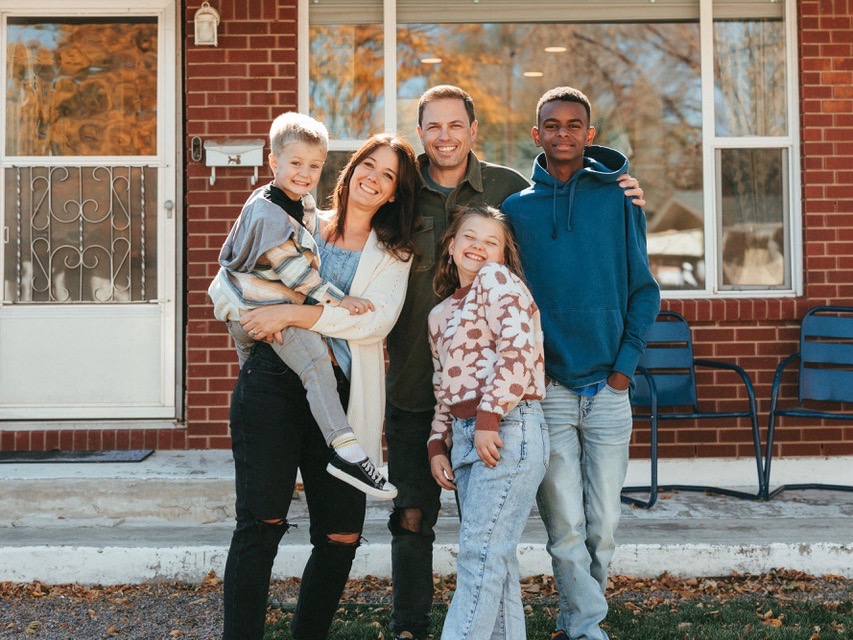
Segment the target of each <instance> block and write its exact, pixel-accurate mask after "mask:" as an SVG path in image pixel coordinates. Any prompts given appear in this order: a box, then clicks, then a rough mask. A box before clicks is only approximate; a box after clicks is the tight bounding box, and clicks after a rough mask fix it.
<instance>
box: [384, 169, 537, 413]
mask: <svg viewBox="0 0 853 640" xmlns="http://www.w3.org/2000/svg"><path fill="white" fill-rule="evenodd" d="M418 165H419V167H420V169H421V173H422V174H423V172H425V171H427V167H428V165H429V158H428V157H427V155H426V154H422V155H421V156H420V157H419V158H418ZM528 186H529V183H528V181H527V180H526V179H525V178H524V176H522V175H521V174H520V173H518V172H517V171H515V170H514V169H510V168H508V167H503V166H501V165H497V164H491V163H489V162H483V161H482V160H480V159H478V158H477V156H476V155H474V153H473V152H469V153H468V171H467V173H466V175H465V178H464V179H463V180H462V182H461V183H460V184H459V185H458V186H457V187H456V188H455V189H454V190H453V191H452V192H451V193H450V195H448V196H446V195H445V194H443V193H441V192H440V191H437V190H436V189H433V188H431V187H430V186H428V185H427V183H426V181H424V179H423V177H421V180H420V184H419V187H418V196H417V204H418V208H419V210H420V213H421V215H422V216H423V220H424V225H423V228H422V229H421V230H420V231H419V232H418V233H417V234H416V236H415V244H416V245H417V247H418V250H419V251H420V255H419V256H418V257H417V258H416V259H415V263H414V265H412V271H411V273H410V275H409V288H408V290H407V291H406V301H405V302H404V303H403V310H402V311H401V312H400V318H399V319H398V320H397V324H395V325H394V328H393V329H392V330H391V333H390V334H389V336H388V354H389V356H390V360H391V363H390V366H389V368H388V376H387V397H388V401H389V402H390V403H391V404H392V405H394V406H395V407H397V408H399V409H403V410H405V411H432V410H433V409H434V408H435V396H434V395H433V391H432V374H433V364H432V356H431V355H430V352H429V341H428V338H427V317H428V316H429V312H430V311H431V310H432V308H433V307H434V306H435V305H436V304H438V302H439V300H438V298H437V297H436V295H435V293H433V290H432V278H433V276H434V275H435V264H436V260H437V258H438V255H439V251H440V248H439V246H438V242H439V240H440V239H441V236H442V234H444V232H445V230H446V229H447V226H448V223H449V218H450V211H451V210H452V209H453V208H454V207H455V206H457V205H478V204H487V205H490V206H493V207H499V206H500V205H501V203H502V202H503V201H504V200H505V199H506V198H507V197H508V196H510V195H512V194H513V193H517V192H519V191H521V190H522V189H525V188H527V187H528Z"/></svg>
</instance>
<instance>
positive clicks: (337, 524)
mask: <svg viewBox="0 0 853 640" xmlns="http://www.w3.org/2000/svg"><path fill="white" fill-rule="evenodd" d="M535 123H536V124H535V126H534V127H533V129H532V136H533V141H534V143H535V144H536V146H537V147H541V149H542V153H540V154H539V156H538V157H537V158H536V160H535V161H534V165H533V176H532V184H530V183H529V182H528V181H527V180H526V179H525V178H524V177H523V176H522V175H521V174H519V173H518V172H516V171H514V170H512V169H509V168H507V167H503V166H500V165H496V164H492V163H488V162H485V161H483V160H481V159H479V158H478V157H477V156H476V155H475V154H474V152H473V151H472V146H473V143H474V140H475V139H476V136H477V126H478V123H477V119H476V117H475V112H474V103H473V100H472V99H471V97H470V96H469V95H468V94H467V93H466V92H465V91H463V90H462V89H460V88H458V87H454V86H450V85H440V86H436V87H433V88H431V89H430V90H428V91H427V92H426V93H424V94H423V96H421V99H420V102H419V105H418V128H417V134H418V137H419V138H420V141H421V143H422V146H423V149H424V153H423V154H422V155H421V156H420V157H418V158H415V154H414V151H413V149H412V147H411V145H410V144H409V143H408V142H407V141H406V140H405V139H404V138H402V137H400V136H398V135H394V134H378V135H375V136H373V137H371V138H370V139H369V140H368V141H367V142H365V143H364V144H363V145H362V146H361V148H360V149H359V150H357V151H356V152H355V153H354V154H353V155H352V157H351V158H350V160H349V163H348V164H347V166H346V167H345V169H344V170H343V171H342V172H341V174H340V176H339V178H338V180H337V183H336V186H335V189H334V193H333V196H332V198H331V207H330V210H329V211H323V212H318V211H317V208H316V205H315V203H314V200H313V199H312V197H311V194H310V192H311V191H313V190H314V188H315V187H316V186H317V184H318V182H319V179H320V173H321V170H322V166H323V163H324V161H325V158H326V153H327V149H328V133H327V132H326V129H325V127H324V126H323V125H322V124H321V123H319V122H317V121H316V120H314V119H312V118H309V117H307V116H304V115H300V114H295V113H288V114H284V115H282V116H280V117H279V118H277V119H276V120H275V121H274V122H273V124H272V128H271V131H270V150H271V151H270V156H269V164H270V168H271V170H272V173H273V180H272V182H271V183H270V184H268V185H266V186H264V187H261V188H259V189H257V190H256V191H255V192H254V193H252V194H251V196H250V197H249V199H248V200H247V202H246V204H245V205H244V207H243V210H242V211H241V213H240V216H239V217H238V219H237V221H236V222H235V224H234V227H233V228H232V230H231V232H230V233H229V235H228V238H227V239H226V241H225V244H224V246H223V248H222V251H221V253H220V257H219V264H220V270H219V273H218V274H217V276H216V278H215V279H214V281H213V282H212V284H211V286H210V289H209V293H210V296H211V299H212V300H213V304H214V313H215V315H216V317H217V318H218V319H220V320H223V321H225V322H226V323H227V326H228V331H229V333H230V334H231V336H232V338H233V341H234V344H235V347H236V349H237V354H238V360H239V362H240V373H239V377H238V380H237V383H236V385H235V388H234V392H233V395H232V402H231V417H230V427H231V435H232V448H233V454H234V462H235V468H236V495H237V499H236V512H237V524H236V527H235V530H234V533H233V536H232V541H231V547H230V550H229V554H228V560H227V564H226V569H225V583H224V587H225V593H224V617H225V631H224V638H225V639H226V640H236V639H245V640H249V639H251V640H260V639H261V638H262V637H263V627H264V619H265V612H266V605H267V598H268V590H269V582H270V576H271V571H272V564H273V560H274V559H275V556H276V553H277V550H278V545H279V542H280V540H281V538H282V536H283V535H284V534H285V533H286V531H287V529H288V527H289V526H290V524H289V523H288V521H287V514H288V510H289V506H290V501H291V499H292V496H293V486H294V483H295V481H296V474H297V471H299V473H300V474H301V479H302V483H303V485H304V488H305V499H306V502H307V506H308V513H309V521H310V523H309V526H310V538H311V544H312V552H311V555H310V558H309V560H308V562H307V564H306V566H305V569H304V571H303V575H302V581H301V585H300V592H299V597H298V601H297V605H296V610H295V612H294V616H293V620H292V633H293V637H294V638H296V639H300V640H308V639H310V640H318V639H323V638H326V637H327V636H328V632H329V628H330V626H331V622H332V619H333V617H334V614H335V611H336V610H337V608H338V603H339V601H340V597H341V595H342V593H343V589H344V587H345V585H346V581H347V578H348V576H349V572H350V568H351V566H352V562H353V558H354V557H355V553H356V550H357V548H358V545H359V541H360V539H361V533H362V529H363V526H364V518H365V510H366V495H371V496H374V497H377V498H385V499H393V511H392V513H391V516H390V519H389V523H388V526H389V529H390V531H391V534H392V557H391V561H392V582H393V610H392V617H391V626H392V635H393V637H394V638H395V639H397V640H406V639H416V640H417V639H420V640H424V639H425V638H426V637H427V634H428V630H429V613H430V611H431V608H432V596H433V580H432V577H433V573H432V546H433V542H434V540H435V534H434V530H433V528H434V526H435V524H436V521H437V518H438V513H439V508H440V497H441V490H442V489H445V490H455V491H457V492H458V494H457V495H458V503H459V507H460V519H461V525H460V533H459V555H458V567H457V590H456V592H455V594H454V597H453V600H452V602H451V605H450V608H449V610H448V613H447V616H446V618H445V622H444V628H443V631H442V634H441V637H442V638H443V639H444V640H455V639H457V638H458V639H477V638H484V639H488V638H507V639H508V640H523V638H525V637H526V633H525V624H524V611H523V608H522V602H521V592H520V585H519V576H518V563H517V559H516V547H517V545H518V542H519V540H520V537H521V533H522V530H523V528H524V524H525V522H526V521H527V518H528V517H529V515H530V512H531V509H532V508H533V506H534V504H536V505H538V508H539V512H540V514H541V515H542V518H543V521H544V523H545V525H546V530H547V533H548V542H547V548H548V551H549V553H550V555H551V557H552V561H553V571H554V577H555V580H556V583H557V586H558V588H559V593H560V600H559V602H560V612H559V616H558V618H557V624H556V628H557V630H556V631H555V632H554V634H552V638H555V639H558V640H562V639H569V638H571V639H573V640H575V639H576V640H580V639H584V640H606V638H607V634H606V632H605V631H604V630H603V629H602V628H601V626H600V623H601V622H602V620H603V619H604V617H605V615H606V613H607V603H606V598H605V586H606V582H607V568H608V564H609V562H610V559H611V557H612V554H613V550H614V548H615V542H614V532H615V530H616V527H617V525H618V520H619V513H620V500H619V493H620V490H621V487H622V483H623V482H624V478H625V473H626V469H627V463H628V441H629V438H630V433H631V409H630V402H629V398H628V390H629V385H630V382H631V378H632V376H633V373H634V369H635V367H636V364H637V361H638V359H639V357H640V355H641V354H642V351H643V348H644V345H645V343H644V339H643V336H644V334H645V331H646V329H647V328H648V326H650V325H651V324H652V323H653V321H654V319H655V317H656V315H657V312H658V308H659V304H660V296H659V290H658V287H657V285H656V283H655V281H654V279H653V278H652V275H651V272H650V270H649V266H648V258H647V255H646V240H645V217H644V214H643V212H642V209H641V208H640V206H642V205H643V204H645V201H644V200H643V199H642V196H643V193H642V190H641V189H640V188H639V185H638V184H637V181H636V180H634V179H633V178H631V177H630V176H629V175H628V174H627V168H628V162H627V159H626V158H625V157H624V156H623V155H622V154H620V153H619V152H617V151H615V150H613V149H608V148H605V147H600V146H596V145H593V144H592V140H593V137H594V135H595V128H594V127H593V126H592V124H591V106H590V103H589V100H588V99H587V98H586V96H585V95H584V94H583V93H581V92H580V91H578V90H576V89H573V88H570V87H557V88H555V89H552V90H551V91H548V92H547V93H545V94H544V95H543V96H542V98H541V99H540V100H539V103H538V105H537V107H536V121H535ZM632 198H633V200H632ZM386 346H387V352H388V356H389V363H388V366H387V370H386V366H385V361H384V349H385V347H386ZM386 384H387V387H386ZM386 396H387V397H386ZM344 407H346V411H344ZM383 407H384V408H385V412H384V416H383V415H382V408H383ZM383 418H384V420H383ZM383 424H384V436H385V440H386V444H387V453H388V478H387V479H386V478H385V477H384V476H383V475H382V473H381V471H380V469H379V464H378V463H379V461H380V460H381V456H382V450H381V438H382V435H383Z"/></svg>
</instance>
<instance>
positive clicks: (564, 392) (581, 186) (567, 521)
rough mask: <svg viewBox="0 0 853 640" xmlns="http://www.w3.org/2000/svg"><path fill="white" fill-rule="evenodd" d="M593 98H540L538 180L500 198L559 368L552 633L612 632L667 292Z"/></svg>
mask: <svg viewBox="0 0 853 640" xmlns="http://www.w3.org/2000/svg"><path fill="white" fill-rule="evenodd" d="M590 112H591V108H590V103H589V100H588V99H587V97H586V96H585V95H584V94H583V93H581V92H580V91H578V90H577V89H573V88H571V87H557V88H555V89H551V90H550V91H548V92H546V93H545V94H544V95H543V96H542V97H541V98H540V99H539V103H538V105H537V107H536V126H535V127H533V131H532V134H533V141H534V143H535V144H536V146H537V147H542V151H543V153H541V154H540V155H539V156H538V157H537V158H536V160H535V161H534V163H533V185H532V186H530V187H528V188H527V189H525V190H523V191H521V192H520V193H517V194H515V195H513V196H510V197H509V198H507V199H506V200H505V201H504V203H503V205H502V207H501V208H502V209H503V211H504V213H506V215H507V216H508V217H509V218H510V220H511V221H512V223H513V226H514V227H515V231H516V235H517V239H518V243H519V247H520V250H521V262H522V267H523V269H524V274H525V276H526V277H527V280H528V283H529V285H530V290H531V292H532V293H533V298H534V299H535V300H536V303H537V304H538V305H539V308H540V312H541V317H542V330H543V332H544V334H545V371H546V374H547V376H548V377H549V378H550V379H551V382H550V384H549V385H548V387H547V390H546V394H545V399H544V400H543V401H542V408H543V410H544V412H545V422H546V423H547V424H548V431H549V435H550V441H551V460H550V464H549V466H548V470H547V472H546V474H545V479H544V481H543V482H542V484H541V486H540V488H539V493H538V496H537V502H538V504H539V510H540V513H541V514H542V518H543V520H544V522H545V528H546V530H547V531H548V551H549V553H550V554H551V559H552V564H553V568H554V578H555V580H556V582H557V587H558V589H559V592H560V615H559V617H558V618H557V631H556V632H554V634H553V635H552V639H553V640H568V639H569V638H571V639H576V638H585V639H587V640H606V639H607V637H608V636H607V633H606V632H605V631H604V630H603V629H601V627H600V622H601V621H602V620H603V619H604V617H605V615H606V614H607V601H606V598H605V595H604V590H605V587H606V585H607V568H608V565H609V563H610V559H611V558H612V556H613V551H614V549H615V546H616V543H615V540H614V537H613V536H614V532H615V531H616V527H617V525H618V524H619V514H620V500H619V493H620V491H621V490H622V483H623V482H624V480H625V472H626V470H627V466H628V441H629V439H630V437H631V426H632V418H631V404H630V401H629V398H628V387H629V385H630V383H631V378H632V376H633V375H634V369H635V368H636V366H637V362H638V360H639V358H640V355H641V354H642V352H643V350H644V349H645V340H644V335H645V333H646V329H647V328H648V327H649V326H650V325H651V324H652V323H653V322H654V320H655V318H656V316H657V313H658V309H659V306H660V292H659V290H658V286H657V284H656V283H655V281H654V278H653V277H652V274H651V271H650V270H649V262H648V256H647V254H646V222H645V215H644V214H643V210H642V209H640V208H639V207H637V206H635V205H633V204H632V203H631V202H630V201H629V200H627V199H626V198H625V197H624V195H623V192H622V189H621V188H620V187H619V185H618V184H617V179H618V176H619V174H621V173H625V172H626V171H627V164H628V161H627V159H626V158H625V157H624V156H622V154H620V153H619V152H617V151H614V150H613V149H607V148H605V147H598V146H590V145H591V144H592V139H593V137H594V135H595V128H594V127H593V126H592V125H591V124H590ZM620 165H621V168H619V169H617V170H615V171H614V170H612V169H610V168H608V167H614V166H615V167H619V166H620Z"/></svg>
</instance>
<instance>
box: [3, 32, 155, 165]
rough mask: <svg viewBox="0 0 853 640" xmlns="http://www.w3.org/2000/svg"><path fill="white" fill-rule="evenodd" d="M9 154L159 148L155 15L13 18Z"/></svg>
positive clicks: (134, 152)
mask: <svg viewBox="0 0 853 640" xmlns="http://www.w3.org/2000/svg"><path fill="white" fill-rule="evenodd" d="M6 54H7V59H8V62H7V86H6V153H7V154H10V155H23V156H140V155H156V153H157V146H156V144H157V104H156V102H157V23H156V19H155V18H140V19H128V20H123V21H122V22H115V21H114V19H110V20H106V19H104V20H98V19H85V20H83V19H81V20H77V19H74V18H58V19H46V20H41V21H36V20H35V19H21V18H10V19H9V22H8V25H7V51H6Z"/></svg>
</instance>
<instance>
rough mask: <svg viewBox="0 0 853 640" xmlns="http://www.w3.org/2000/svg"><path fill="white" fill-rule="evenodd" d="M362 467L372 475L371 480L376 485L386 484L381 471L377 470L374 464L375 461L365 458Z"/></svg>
mask: <svg viewBox="0 0 853 640" xmlns="http://www.w3.org/2000/svg"><path fill="white" fill-rule="evenodd" d="M361 468H362V469H364V472H365V473H366V474H367V475H368V476H370V480H371V481H372V482H373V484H375V485H379V486H380V487H381V486H383V485H384V484H385V482H384V481H383V479H382V476H381V475H380V473H379V472H378V471H377V470H376V467H374V466H373V463H372V462H371V461H370V460H365V461H364V462H362V463H361Z"/></svg>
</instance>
